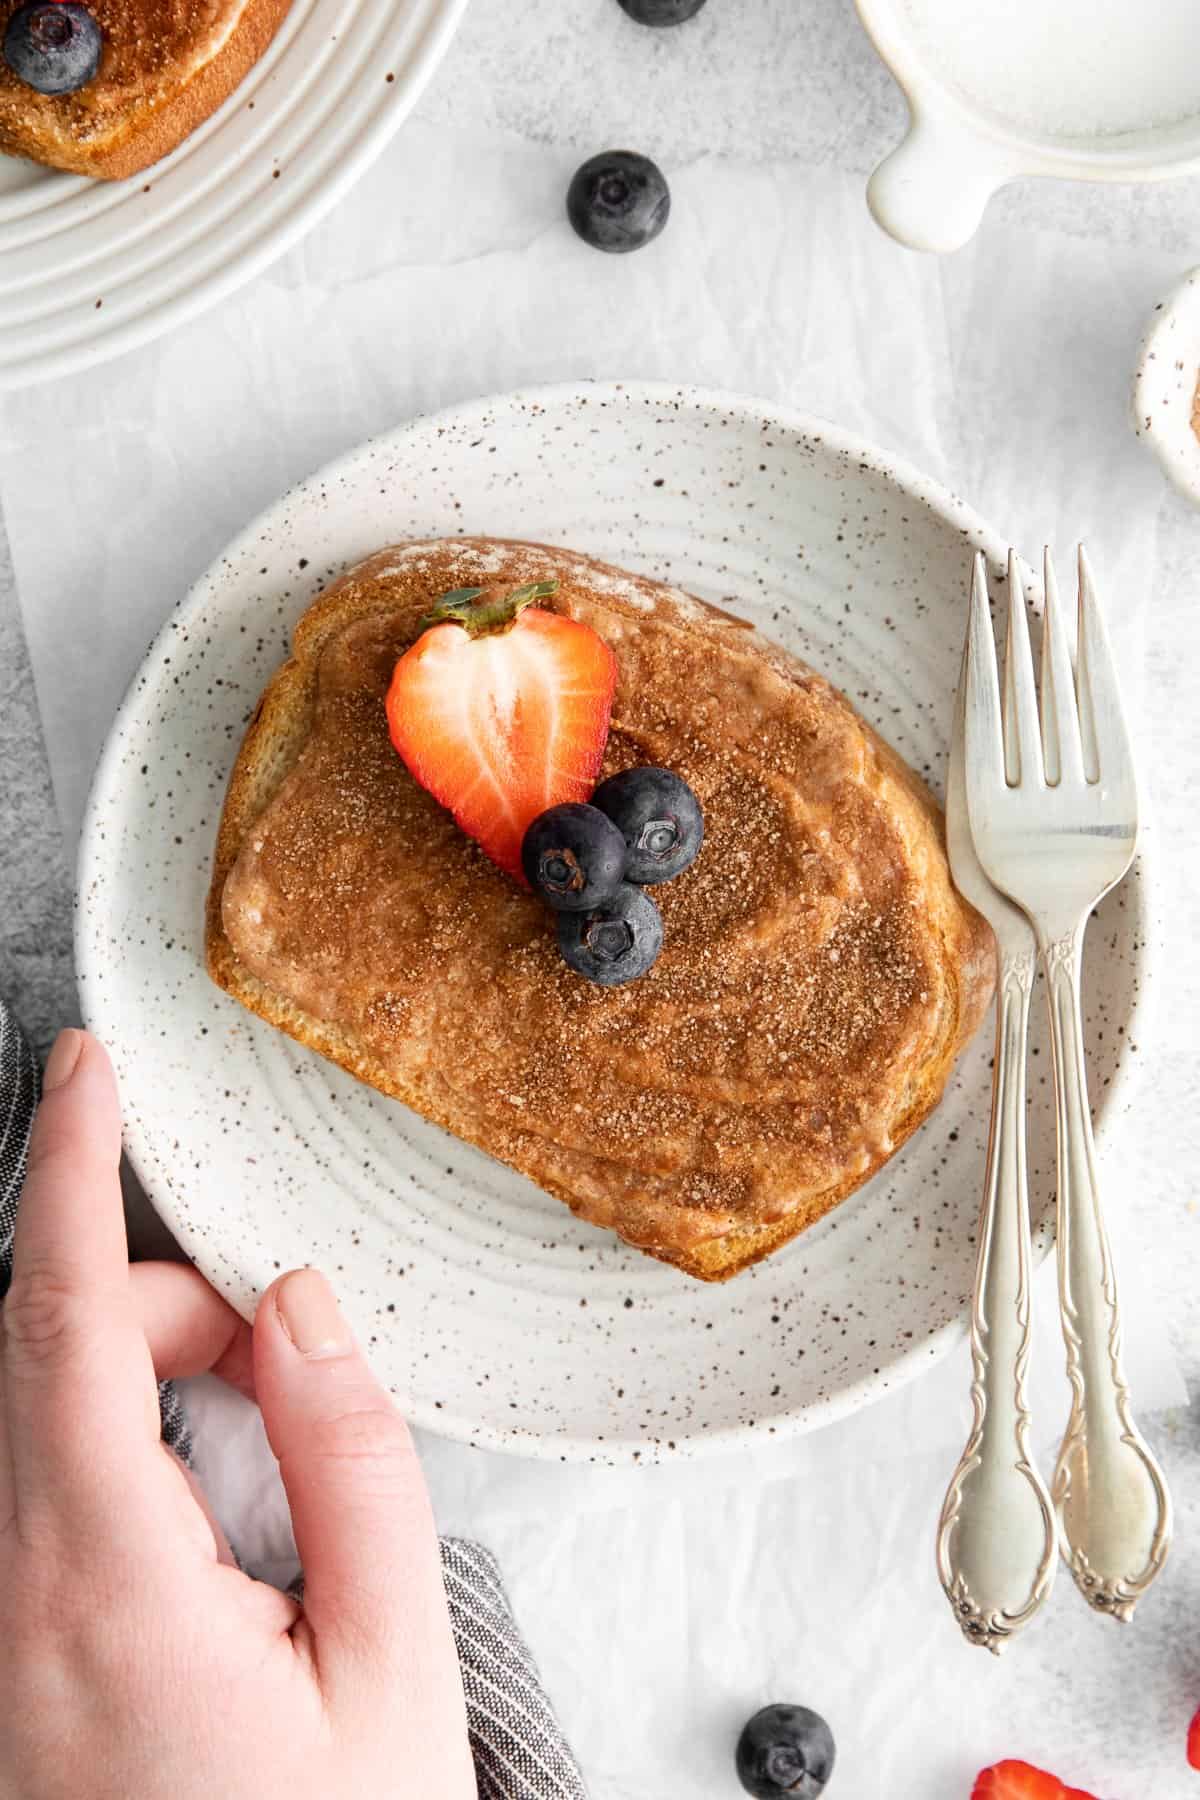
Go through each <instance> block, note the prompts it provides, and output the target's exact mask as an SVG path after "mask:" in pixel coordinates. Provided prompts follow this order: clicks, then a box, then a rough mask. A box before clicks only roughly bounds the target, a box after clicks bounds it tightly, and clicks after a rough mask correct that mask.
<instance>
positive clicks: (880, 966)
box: [207, 539, 994, 1281]
mask: <svg viewBox="0 0 1200 1800" xmlns="http://www.w3.org/2000/svg"><path fill="white" fill-rule="evenodd" d="M532 583H538V584H540V588H541V590H542V591H543V592H544V594H545V597H543V598H541V599H539V600H538V602H537V604H538V606H540V607H543V608H545V609H547V610H549V611H550V612H552V613H554V614H556V615H558V616H560V617H562V618H566V619H570V620H574V621H578V622H579V623H581V624H583V625H586V626H588V627H590V628H591V630H592V631H593V632H594V633H595V634H596V635H597V636H598V637H599V638H601V639H602V640H603V642H604V644H606V645H607V646H608V647H609V649H610V650H611V652H612V654H613V656H614V657H615V664H616V687H615V692H614V693H613V696H612V711H611V727H610V730H609V733H608V738H607V743H606V745H605V747H604V751H603V765H602V767H601V769H600V770H599V773H600V774H601V775H603V776H607V775H610V774H612V773H614V772H617V771H621V770H626V769H630V768H633V767H637V766H641V765H650V766H654V767H657V768H662V769H667V770H671V771H674V772H676V773H677V774H678V775H680V776H682V777H683V779H684V780H685V781H686V782H687V783H688V784H689V786H690V787H691V789H692V790H693V792H694V794H695V796H696V797H697V799H698V800H699V802H700V805H701V808H702V811H703V821H704V841H703V847H702V849H701V851H700V853H699V855H698V856H697V857H696V860H695V861H694V863H693V864H692V865H691V867H690V868H688V869H687V870H686V872H685V873H683V874H680V875H679V876H678V877H677V878H676V879H674V880H672V881H670V882H665V883H663V884H662V885H661V886H656V887H654V888H653V889H651V890H649V891H650V892H652V893H653V895H654V898H655V900H656V902H657V904H658V906H659V908H660V910H661V916H662V927H663V932H662V950H661V954H659V956H658V959H657V961H655V962H654V964H653V966H652V967H651V968H649V970H648V972H646V973H645V974H643V975H641V976H640V978H639V979H636V980H631V981H629V982H627V983H626V984H624V985H621V986H617V987H605V986H599V985H595V984H594V983H593V982H591V981H588V980H585V979H583V978H582V977H581V976H580V975H579V974H577V973H576V972H575V970H574V969H573V968H571V967H569V966H568V965H567V963H566V962H564V960H563V958H562V956H560V954H559V952H558V947H557V943H556V933H555V922H554V915H553V914H551V913H550V912H549V911H548V910H547V908H546V907H545V906H544V905H543V904H542V902H541V901H540V900H539V899H538V898H537V897H536V895H534V894H533V893H531V892H530V891H529V890H528V889H527V888H525V887H523V886H522V885H520V882H519V878H518V879H514V877H513V875H512V874H510V873H505V872H504V871H503V870H502V869H501V868H499V867H497V866H496V864H495V863H494V862H493V861H492V860H491V859H490V858H489V856H487V855H485V854H484V852H483V851H482V850H481V849H480V848H479V846H478V845H477V844H476V843H475V842H473V841H472V840H471V838H469V837H468V836H467V835H466V833H465V832H464V831H463V830H461V829H460V828H459V826H458V825H457V824H456V823H455V820H454V818H453V817H452V816H451V813H450V812H449V811H448V810H446V809H445V808H444V807H443V806H442V805H440V804H439V803H438V801H437V800H436V799H435V798H434V796H433V794H432V793H430V792H429V791H427V789H426V787H425V786H423V785H421V783H420V782H418V781H417V780H416V779H414V777H413V775H412V774H411V773H410V772H409V769H408V768H407V767H406V765H405V762H404V761H402V760H401V757H400V756H399V755H397V753H396V750H395V749H394V748H393V745H392V742H391V740H390V737H389V729H388V719H387V712H386V699H387V695H388V690H389V687H390V685H391V683H392V679H393V673H394V670H395V668H396V665H397V662H398V660H399V659H400V658H401V657H402V656H403V655H404V654H405V652H406V651H408V650H409V649H410V647H411V646H412V645H413V644H414V642H415V640H416V639H417V638H418V636H419V634H420V631H421V623H422V620H423V619H424V618H425V617H426V616H427V615H428V614H429V612H430V609H431V607H432V606H433V605H434V604H435V602H436V601H437V600H438V598H439V597H440V596H442V595H445V594H448V593H450V592H451V591H458V590H463V589H466V590H478V589H483V590H485V591H486V592H487V593H493V592H503V591H506V590H511V589H513V588H516V587H518V586H522V585H525V584H532ZM207 955H208V967H209V970H210V972H211V974H212V976H213V978H214V980H216V981H217V982H219V983H220V985H221V986H222V987H224V988H225V989H227V990H228V992H229V993H231V994H233V995H234V996H235V997H236V998H237V999H238V1000H240V1001H241V1002H242V1004H243V1005H244V1006H247V1007H249V1008H250V1010H251V1011H252V1012H255V1013H258V1014H260V1015H261V1016H262V1017H263V1018H265V1019H268V1020H269V1021H270V1022H271V1023H272V1024H273V1025H276V1026H278V1027H279V1028H280V1029H281V1030H283V1031H286V1032H288V1033H289V1034H290V1035H291V1036H292V1037H294V1038H297V1039H298V1040H299V1041H300V1042H301V1043H304V1044H307V1045H309V1046H310V1047H311V1048H313V1049H315V1050H319V1051H320V1052H321V1053H322V1054H323V1055H325V1056H327V1057H329V1058H331V1059H332V1060H333V1061H334V1062H336V1063H338V1064H340V1065H341V1067H342V1068H344V1069H347V1070H349V1071H350V1072H351V1073H352V1074H353V1075H356V1076H358V1077H359V1078H360V1079H361V1080H363V1081H366V1082H369V1083H370V1084H371V1085H372V1086H373V1087H375V1088H377V1089H379V1090H380V1091H381V1092H382V1093H384V1094H388V1095H391V1096H393V1097H394V1098H395V1099H397V1100H399V1101H402V1102H403V1103H404V1104H405V1105H407V1106H409V1107H412V1108H413V1109H415V1110H416V1111H417V1112H419V1113H421V1114H422V1115H424V1117H426V1118H427V1119H430V1120H432V1121H434V1122H435V1123H436V1124H438V1125H440V1126H443V1127H444V1128H445V1129H446V1130H448V1131H451V1132H453V1133H455V1134H456V1135H457V1136H458V1137H460V1138H463V1139H465V1140H466V1141H467V1142H469V1143H471V1144H475V1145H477V1146H479V1148H481V1149H482V1150H485V1151H487V1152H489V1153H490V1154H491V1155H492V1156H495V1157H498V1158H500V1159H501V1160H502V1161H503V1162H505V1163H508V1164H509V1165H511V1166H512V1167H513V1168H514V1169H517V1170H519V1171H520V1172H521V1173H522V1174H524V1175H526V1176H528V1177H530V1178H531V1179H532V1180H533V1181H535V1182H537V1183H538V1184H540V1185H541V1186H542V1187H543V1188H544V1189H546V1190H547V1191H548V1192H549V1193H551V1194H554V1195H556V1196H558V1198H560V1199H561V1200H563V1201H565V1202H566V1203H567V1205H568V1206H570V1207H571V1208H572V1209H573V1211H575V1212H576V1213H578V1214H579V1215H580V1216H581V1217H583V1218H585V1219H588V1220H590V1221H591V1222H592V1223H593V1224H596V1225H600V1226H605V1227H608V1228H610V1229H611V1230H613V1231H615V1232H618V1233H619V1234H620V1236H621V1237H623V1238H624V1239H626V1240H627V1241H628V1242H629V1243H631V1244H634V1245H636V1246H638V1248H640V1249H642V1250H644V1251H647V1252H648V1253H649V1254H650V1255H652V1256H656V1257H659V1258H661V1259H662V1260H663V1261H665V1262H668V1263H672V1264H674V1265H675V1266H676V1267H678V1268H680V1269H683V1270H685V1271H686V1272H687V1273H688V1274H690V1275H693V1276H696V1277H699V1278H700V1279H702V1280H707V1281H722V1280H725V1279H726V1278H727V1277H729V1276H731V1275H735V1274H737V1273H738V1271H739V1270H741V1269H744V1268H746V1267H747V1266H748V1265H749V1264H751V1263H753V1262H756V1261H758V1260H759V1259H760V1258H762V1257H764V1256H766V1255H768V1254H770V1252H772V1251H773V1250H776V1249H778V1248H779V1246H780V1245H782V1244H785V1243H786V1242H788V1240H789V1239H791V1238H793V1237H795V1236H796V1234H797V1233H798V1232H800V1231H802V1230H803V1229H804V1228H805V1226H807V1225H810V1224H812V1223H813V1221H814V1220H816V1219H819V1218H821V1217H822V1216H823V1215H824V1214H826V1213H828V1212H829V1210H830V1209H831V1208H832V1207H834V1206H836V1205H837V1203H838V1202H839V1201H840V1200H843V1199H844V1198H845V1197H846V1196H847V1195H848V1194H851V1193H852V1192H853V1191H854V1190H855V1189H856V1188H857V1187H859V1186H860V1185H861V1183H862V1182H864V1181H865V1180H866V1179H867V1178H868V1177H869V1176H870V1175H871V1174H873V1173H874V1171H875V1170H876V1169H878V1168H879V1167H880V1166H881V1164H882V1163H884V1162H885V1161H886V1160H887V1159H888V1157H890V1156H891V1155H893V1154H894V1153H895V1151H896V1150H898V1149H899V1147H900V1145H901V1144H902V1143H903V1142H904V1140H905V1139H906V1138H907V1137H908V1135H909V1134H910V1132H912V1131H913V1130H914V1129H915V1128H916V1126H917V1125H919V1124H920V1123H921V1121H922V1120H923V1119H924V1118H925V1116H926V1115H927V1114H928V1112H929V1111H930V1109H931V1108H932V1107H933V1106H935V1105H936V1103H937V1101H938V1099H939V1098H940V1096H941V1093H942V1089H943V1087H944V1084H945V1082H946V1079H947V1076H948V1074H949V1072H950V1069H951V1066H952V1064H953V1062H954V1059H955V1057H956V1056H957V1054H958V1052H959V1050H960V1049H961V1048H962V1046H963V1045H964V1043H965V1042H966V1041H967V1039H968V1038H969V1037H970V1036H971V1034H972V1033H973V1032H974V1030H975V1028H976V1026H977V1025H978V1023H979V1021H980V1018H981V1016H982V1014H983V1011H984V1009H985V1007H986V1004H987V1001H988V998H989V995H990V992H991V986H992V979H993V961H994V949H993V943H992V938H991V934H990V932H989V930H988V928H987V926H986V925H985V924H984V923H983V921H982V920H981V919H980V918H979V916H978V915H977V914H976V913H975V912H974V911H973V910H972V909H971V908H970V907H969V906H968V905H967V904H966V903H965V902H964V901H963V900H962V899H961V898H960V896H959V895H958V894H957V892H956V891H955V889H954V887H953V886H952V884H951V880H950V874H949V869H948V866H947V862H946V856H945V851H944V847H943V836H942V823H941V817H940V814H939V812H938V809H937V806H936V804H935V802H934V801H933V799H932V798H931V796H930V794H929V793H928V791H927V790H926V788H925V787H924V785H923V784H922V783H921V782H920V781H919V780H918V779H917V777H916V776H915V775H914V774H912V773H911V771H910V770H909V769H907V768H906V767H905V765H904V764H903V763H902V762H901V761H900V759H899V758H898V757H897V756H896V754H895V753H894V752H893V751H892V750H891V749H890V748H889V747H888V746H887V745H886V744H885V743H884V742H883V741H882V739H881V738H879V737H878V736H877V734H876V733H875V732H874V731H873V730H872V729H871V728H870V726H868V725H867V724H866V723H865V722H864V721H863V720H862V719H860V718H859V716H858V715H857V713H856V712H855V711H854V709H853V708H852V707H851V705H850V704H849V702H848V701H847V700H846V699H845V698H844V697H843V696H842V695H841V694H839V693H838V692H837V691H836V690H835V689H834V688H833V687H831V686H830V684H829V683H828V682H827V681H825V680H824V679H823V678H822V677H821V676H820V675H818V674H815V673H814V672H813V671H812V670H811V669H809V668H807V667H805V666H804V665H803V664H802V663H800V662H798V661H797V660H796V659H795V658H794V657H792V656H790V655H788V654H787V653H786V652H784V651H783V650H782V649H780V648H779V647H778V646H777V645H775V644H773V643H771V642H769V641H768V640H766V639H765V638H763V637H762V636H760V635H759V634H758V633H757V632H755V631H754V630H752V629H750V628H748V627H747V626H746V624H745V623H744V622H743V621H741V620H739V619H737V618H735V617H733V616H732V615H730V614H727V613H724V612H721V611H718V610H717V609H715V608H712V607H710V606H707V605H706V604H704V603H702V602H700V601H698V600H695V599H693V598H690V597H689V596H687V595H686V594H683V593H681V592H679V591H678V590H676V589H673V588H668V587H665V586H663V585H661V584H659V583H656V582H653V581H649V580H645V579H643V578H640V577H638V576H634V575H629V574H625V573H623V572H622V571H620V570H617V569H615V568H610V567H607V566H605V565H603V564H601V563H599V562H596V561H593V560H591V559H590V558H588V557H585V556H581V555H576V554H573V553H572V552H570V551H566V550H562V549H552V548H548V547H545V546H542V545H538V544H526V543H515V542H505V541H498V540H488V539H458V540H452V541H442V540H435V541H430V542H414V543H406V544H400V545H397V546H395V547H393V548H391V549H387V550H384V551H381V552H380V553H379V554H378V555H376V556H373V557H371V558H370V559H369V560H368V561H366V562H364V563H362V564H360V565H359V566H358V567H357V568H354V569H352V570H350V571H349V573H347V574H346V575H344V576H342V577H341V578H340V579H339V580H337V581H335V582H334V583H333V585H332V586H331V587H330V588H328V589H327V591H326V592H325V593H324V594H322V595H321V596H320V597H319V598H318V599H317V601H316V602H315V603H314V604H313V605H312V606H311V607H310V608H309V609H308V611H307V612H306V613H305V614H304V616H303V617H302V618H301V620H300V622H299V624H298V625H297V628H296V631H295V635H294V640H293V648H292V655H291V658H290V660H289V661H288V662H287V663H286V664H285V665H284V667H283V668H282V669H280V671H279V672H278V674H277V675H276V676H275V677H274V679H273V680H272V681H271V683H270V684H269V686H268V687H267V690H266V692H265V693H264V695H263V696H262V700H261V702H260V704H259V706H258V708H257V711H256V712H255V714H254V716H253V718H252V720H251V722H250V726H249V729H248V731H247V734H246V738H245V741H244V743H243V745H242V749H241V753H240V755H239V756H238V759H237V763H236V766H235V768H234V770H233V774H232V777H231V780H230V784H229V791H228V797H227V799H226V803H225V809H224V814H223V817H222V820H221V825H220V831H219V836H218V840H217V847H216V858H215V866H214V871H213V880H212V887H211V891H210V894H209V900H208V915H207Z"/></svg>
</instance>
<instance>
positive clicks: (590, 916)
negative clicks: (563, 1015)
mask: <svg viewBox="0 0 1200 1800" xmlns="http://www.w3.org/2000/svg"><path fill="white" fill-rule="evenodd" d="M662 941H663V923H662V914H661V913H660V912H659V910H658V908H657V906H655V904H654V902H653V900H652V899H651V898H650V896H649V894H644V893H643V892H642V890H641V888H637V887H630V886H629V884H628V883H623V884H622V885H621V886H620V887H619V888H618V889H617V891H616V893H615V894H612V895H610V896H609V898H608V899H607V900H602V901H601V902H600V904H599V905H598V906H593V907H592V908H591V909H590V911H588V912H565V913H560V914H559V915H558V947H559V950H560V951H561V952H562V957H563V961H564V962H565V963H567V965H568V966H569V967H570V968H572V969H574V971H575V973H576V974H577V975H585V976H586V977H587V979H588V980H589V981H594V982H596V983H597V985H598V986H600V987H620V986H621V984H622V982H625V981H635V980H636V979H637V977H638V976H639V975H644V974H645V973H646V970H647V969H649V968H651V967H652V966H653V964H654V962H655V960H656V958H657V956H658V953H659V951H660V950H661V949H662Z"/></svg>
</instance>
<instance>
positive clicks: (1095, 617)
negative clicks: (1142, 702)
mask: <svg viewBox="0 0 1200 1800" xmlns="http://www.w3.org/2000/svg"><path fill="white" fill-rule="evenodd" d="M1079 725H1080V733H1081V736H1082V740H1083V762H1084V770H1085V773H1086V775H1087V778H1088V780H1089V781H1099V779H1100V775H1101V772H1102V771H1103V773H1104V776H1105V779H1106V780H1112V781H1119V780H1120V778H1121V775H1122V772H1123V771H1125V770H1132V768H1133V751H1132V748H1131V746H1130V742H1129V728H1128V726H1127V725H1126V723H1125V710H1124V708H1123V706H1122V705H1121V691H1120V688H1119V687H1118V686H1117V672H1116V666H1115V664H1114V662H1113V653H1112V645H1111V643H1110V642H1109V637H1108V631H1107V628H1106V627H1105V623H1104V614H1103V612H1102V611H1101V609H1100V603H1099V601H1098V600H1097V598H1096V584H1095V581H1094V580H1093V577H1092V568H1091V564H1090V563H1089V561H1088V558H1087V552H1086V550H1085V549H1084V547H1083V545H1082V544H1080V546H1079Z"/></svg>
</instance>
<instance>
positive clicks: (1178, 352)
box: [1133, 269, 1200, 506]
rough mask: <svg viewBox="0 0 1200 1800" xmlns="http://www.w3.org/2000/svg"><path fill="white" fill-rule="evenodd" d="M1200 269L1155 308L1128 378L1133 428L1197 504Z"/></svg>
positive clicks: (1199, 484) (1199, 469)
mask: <svg viewBox="0 0 1200 1800" xmlns="http://www.w3.org/2000/svg"><path fill="white" fill-rule="evenodd" d="M1198 390H1200V269H1193V270H1192V271H1191V273H1190V274H1189V275H1188V276H1186V278H1185V279H1184V280H1183V281H1181V282H1180V284H1179V286H1178V287H1177V288H1176V289H1175V290H1174V291H1173V292H1172V293H1170V294H1168V295H1167V298H1166V299H1165V300H1161V301H1160V302H1159V304H1158V305H1157V306H1156V307H1155V309H1154V313H1153V316H1152V318H1151V320H1150V323H1149V325H1148V326H1147V328H1146V335H1145V337H1144V338H1143V339H1142V345H1141V349H1140V350H1139V351H1138V358H1137V364H1136V366H1135V369H1134V376H1133V429H1134V431H1135V432H1136V434H1137V435H1138V437H1140V438H1141V439H1142V441H1143V443H1145V444H1146V445H1147V446H1148V448H1149V449H1151V450H1152V451H1153V452H1154V454H1155V456H1157V458H1158V460H1159V463H1160V464H1161V466H1162V470H1163V473H1164V474H1165V475H1166V476H1167V478H1168V479H1169V480H1170V481H1173V482H1174V484H1175V486H1176V487H1177V488H1178V489H1179V491H1180V493H1181V494H1186V495H1187V497H1188V499H1189V500H1191V501H1192V502H1194V504H1196V505H1198V506H1200V435H1198V434H1197V428H1196V427H1197V422H1198V421H1200V413H1198V412H1197V392H1198Z"/></svg>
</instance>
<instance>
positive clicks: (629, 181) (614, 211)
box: [567, 150, 671, 254]
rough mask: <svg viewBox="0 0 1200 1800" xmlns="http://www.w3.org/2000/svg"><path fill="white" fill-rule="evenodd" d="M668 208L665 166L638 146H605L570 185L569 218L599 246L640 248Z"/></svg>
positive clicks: (653, 235) (656, 231)
mask: <svg viewBox="0 0 1200 1800" xmlns="http://www.w3.org/2000/svg"><path fill="white" fill-rule="evenodd" d="M670 210H671V191H670V189H669V188H668V186H667V183H666V178H665V176H664V175H663V172H662V170H661V169H660V168H659V167H658V165H657V164H656V163H652V162H651V161H650V158H649V157H648V156H639V155H638V154H637V152H636V151H635V150H603V151H601V153H600V155H599V156H593V157H590V158H589V159H588V161H587V162H585V163H584V164H583V165H582V167H580V168H578V169H576V171H575V173H574V175H573V176H572V177H571V185H570V187H569V188H568V189H567V217H568V218H569V219H570V221H571V223H572V225H573V226H574V227H575V229H576V231H577V232H578V233H579V235H580V237H581V238H582V239H583V241H584V243H585V244H591V245H592V247H593V249H595V250H609V251H613V252H616V253H618V254H619V253H621V252H623V251H627V250H640V249H641V248H642V245H643V244H648V243H649V242H650V240H651V238H656V237H657V236H658V234H659V232H660V231H661V230H662V228H663V226H664V225H665V224H666V222H667V214H668V213H669V212H670Z"/></svg>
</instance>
